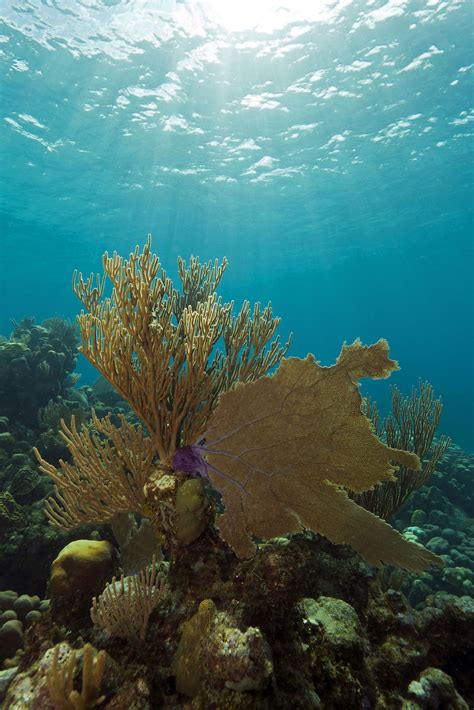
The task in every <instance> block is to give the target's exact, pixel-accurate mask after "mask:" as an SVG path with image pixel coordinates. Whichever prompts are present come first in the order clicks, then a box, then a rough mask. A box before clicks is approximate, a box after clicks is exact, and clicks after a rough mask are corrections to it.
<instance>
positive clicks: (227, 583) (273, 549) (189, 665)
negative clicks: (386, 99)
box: [0, 242, 474, 710]
mask: <svg viewBox="0 0 474 710" xmlns="http://www.w3.org/2000/svg"><path fill="white" fill-rule="evenodd" d="M178 266H179V276H180V280H181V286H182V288H181V291H178V290H177V289H175V288H174V287H173V285H172V283H171V281H170V280H169V279H168V277H167V276H166V274H165V273H164V271H163V270H162V268H161V265H160V264H159V261H158V259H157V257H155V256H153V255H152V253H151V248H150V243H149V242H148V244H147V245H146V246H145V248H144V250H143V251H142V252H141V253H140V252H139V251H138V248H137V249H136V251H135V252H134V253H133V254H132V255H131V256H130V259H129V260H122V259H121V258H120V257H118V256H117V255H116V254H114V255H113V257H108V255H105V257H104V270H105V273H106V275H107V276H108V278H109V279H110V281H111V282H112V294H111V297H110V298H104V293H105V292H104V288H105V281H104V280H103V279H102V278H100V277H99V278H98V279H96V280H95V281H94V279H93V278H92V277H91V278H90V279H89V280H88V281H84V279H83V278H82V276H79V277H77V276H76V279H75V290H76V293H77V294H78V296H79V297H80V298H81V300H82V302H83V305H84V308H85V310H84V312H83V313H82V314H81V316H80V317H79V324H80V331H81V342H82V346H81V347H82V351H83V352H84V354H85V355H86V356H87V357H88V358H89V360H90V361H91V362H93V364H95V365H96V366H97V367H98V369H99V371H100V372H101V373H102V375H103V376H104V377H105V378H106V381H108V382H110V383H112V384H113V385H114V386H115V387H116V388H117V390H118V392H119V393H120V395H121V396H123V397H125V398H126V399H128V401H129V405H130V406H127V405H126V404H123V403H122V402H120V401H119V400H118V399H117V397H116V396H115V395H114V394H113V392H111V391H110V388H109V387H108V386H106V385H104V380H103V379H102V380H100V381H99V382H98V383H97V384H96V386H95V387H93V388H91V387H83V388H80V389H74V388H73V387H72V384H73V379H71V378H70V379H69V380H67V378H66V380H64V382H63V386H62V389H60V391H59V392H58V393H57V394H56V395H55V396H54V397H53V398H51V397H50V398H49V399H48V400H47V401H46V402H43V403H42V404H41V405H40V404H39V403H37V405H36V406H37V407H38V410H37V413H38V412H41V414H40V416H39V418H38V417H37V419H36V421H35V422H33V419H32V420H31V423H30V424H29V425H27V424H26V423H24V422H17V421H13V419H10V415H9V414H5V415H4V416H0V494H1V495H2V499H1V503H2V504H3V508H2V507H1V505H0V513H1V511H3V518H1V516H0V520H1V521H3V520H4V521H5V522H4V523H3V522H2V525H3V531H4V533H5V534H4V539H3V542H2V545H1V546H0V555H1V559H2V568H4V569H6V568H7V565H8V561H9V560H10V561H11V560H13V559H14V555H15V552H16V551H18V550H24V552H23V553H22V554H24V557H23V559H22V560H21V562H20V563H17V562H15V565H16V570H17V579H16V582H17V583H16V584H15V585H14V588H20V579H21V571H22V569H23V567H22V566H24V565H25V564H28V565H31V567H36V571H35V574H36V575H37V580H38V584H40V582H41V580H42V584H43V591H44V584H45V582H46V579H47V577H48V573H47V568H48V567H49V565H50V564H51V563H52V564H51V570H50V575H49V576H50V583H49V593H50V594H51V604H49V603H48V602H47V600H43V601H42V602H41V601H40V599H39V597H33V596H29V595H26V594H21V595H18V594H16V593H15V592H12V591H6V592H2V593H0V606H1V608H2V615H1V617H0V625H1V627H0V636H1V634H2V633H3V635H4V639H5V644H4V647H5V648H7V647H8V649H9V650H8V654H6V653H4V655H3V658H4V659H5V660H4V665H3V670H1V671H0V703H3V705H2V706H4V707H8V708H10V709H11V710H20V708H21V710H28V708H32V709H34V708H38V707H41V708H45V709H46V710H48V709H49V708H51V710H53V708H55V707H64V708H73V707H83V708H87V707H98V708H108V709H109V710H116V709H117V708H130V709H131V710H152V709H153V708H157V707H168V708H171V709H176V710H177V709H178V708H194V709H195V710H208V709H209V708H230V709H232V710H233V709H234V708H235V709H236V710H237V709H240V708H242V709H253V708H255V710H257V709H260V708H268V709H270V708H275V709H276V710H279V709H281V710H284V709H286V708H288V707H291V708H295V710H311V709H313V708H314V709H315V710H316V709H323V710H326V709H327V710H333V709H337V708H341V707H347V708H361V710H362V709H367V708H374V710H391V709H393V708H401V709H402V710H422V709H425V708H426V709H428V708H432V707H452V708H455V709H456V710H464V709H465V708H467V707H469V706H472V704H473V703H474V686H473V679H472V672H471V669H472V666H473V664H474V655H473V650H472V649H473V648H474V603H473V599H472V598H471V597H470V596H467V595H466V594H464V595H463V596H454V595H451V594H448V593H447V591H448V590H449V589H450V590H451V591H456V592H457V593H462V592H463V591H468V592H470V587H469V584H466V583H469V582H470V580H471V577H470V574H469V572H470V567H469V565H470V562H471V552H472V550H471V546H472V544H471V542H470V537H469V530H471V528H472V517H473V516H472V513H470V512H469V506H470V505H471V504H472V490H470V489H469V476H470V475H472V460H471V459H469V458H468V457H466V456H465V455H464V454H462V453H461V452H459V451H457V450H456V449H454V448H453V447H451V448H450V450H449V451H448V454H447V456H446V458H445V459H444V460H443V461H441V460H440V457H439V456H438V457H436V455H435V454H436V451H438V450H439V451H441V448H443V442H441V444H439V446H438V448H436V442H435V449H434V451H435V454H434V455H433V456H432V457H431V458H430V460H429V461H428V464H427V462H426V461H420V459H419V457H418V456H417V455H416V454H417V453H419V454H421V456H422V457H423V456H425V454H426V452H427V451H428V449H429V443H430V442H431V439H430V442H428V440H427V439H425V440H424V444H427V446H426V447H425V448H423V447H421V448H420V447H419V448H418V451H417V449H416V448H415V447H414V441H412V440H411V439H413V438H414V437H413V435H412V434H411V435H409V436H408V439H406V440H403V441H402V440H400V442H395V440H394V441H392V442H391V443H390V442H389V441H388V439H387V441H381V440H380V439H379V438H377V437H376V436H375V434H374V431H373V428H372V425H371V424H370V422H369V420H368V419H367V417H366V416H365V414H364V413H363V411H362V410H361V404H362V398H361V396H360V394H359V389H358V383H359V379H360V378H362V377H386V376H388V375H389V374H390V372H391V371H393V370H394V369H396V367H397V365H396V363H395V362H394V361H393V360H390V359H389V357H388V346H387V344H386V342H385V341H379V342H378V343H376V344H375V345H372V346H369V347H365V346H362V345H361V343H360V342H358V341H356V342H355V343H353V344H352V345H350V346H344V347H343V349H342V351H341V355H340V356H339V358H338V361H337V362H336V364H335V365H333V366H332V367H322V366H320V365H319V363H317V362H316V361H315V360H314V358H312V357H311V356H309V357H308V358H306V359H305V360H300V359H298V358H286V357H285V356H286V346H281V345H280V342H279V341H278V339H277V338H276V339H275V338H274V336H275V332H276V327H277V325H278V319H275V318H273V315H272V312H271V307H270V305H269V306H268V307H267V308H266V309H263V310H261V309H260V307H259V306H258V305H257V306H255V307H254V308H253V310H251V309H250V306H249V304H244V306H243V308H242V309H241V311H240V312H239V313H238V314H237V315H233V313H232V304H223V303H222V301H221V300H220V298H218V296H217V294H216V288H217V286H218V284H219V282H220V280H221V277H222V275H223V272H224V269H225V266H226V262H225V261H224V262H223V263H222V264H221V265H219V264H218V263H217V262H215V263H214V264H213V263H211V262H209V263H208V264H204V265H201V264H200V262H199V261H198V260H197V259H196V258H192V259H191V261H190V263H189V265H186V264H185V263H184V262H183V261H182V260H180V261H179V264H178ZM23 327H24V329H25V331H26V332H27V333H30V331H31V329H32V328H33V327H34V326H33V325H32V324H31V323H25V325H24V326H23ZM55 328H56V331H55V332H61V333H62V338H63V339H64V341H65V343H66V344H68V343H69V342H70V331H69V330H68V329H67V328H66V327H63V328H62V330H61V328H60V327H59V325H58V324H56V326H55ZM33 333H34V337H35V338H39V342H42V341H41V338H42V337H44V333H42V334H41V333H40V334H38V333H37V332H36V331H33ZM40 335H41V337H40ZM20 336H21V332H20V333H19V334H18V333H17V335H16V336H15V337H17V338H18V339H20ZM21 337H23V336H21ZM32 337H33V336H31V334H30V335H27V336H25V342H26V343H27V345H28V347H30V340H31V338H32ZM71 337H72V336H71ZM32 346H33V340H31V347H32ZM31 347H30V349H31ZM56 347H57V348H58V349H59V346H56ZM7 349H8V348H7ZM270 371H273V372H272V374H269V373H270ZM17 386H18V387H20V384H19V383H18V382H17ZM425 394H426V392H425ZM430 402H431V403H432V400H430V398H429V397H428V396H427V397H426V399H425V403H426V404H427V407H428V409H426V410H425V411H426V412H427V411H428V410H429V411H431V410H430V409H429V406H428V405H429V403H430ZM430 406H431V405H430ZM92 407H94V408H95V410H96V411H95V412H93V411H92ZM0 414H3V413H0ZM137 417H138V418H139V420H140V421H138V420H137ZM427 419H428V420H429V419H430V417H429V416H428V415H427ZM58 420H62V422H61V423H60V427H61V431H62V434H61V436H59V437H58V436H57V434H56V433H54V432H53V429H52V428H53V427H54V426H56V424H57V423H58ZM428 429H429V427H428ZM420 431H421V430H420V429H418V430H417V434H420ZM433 431H434V430H433ZM2 435H4V436H3V439H2ZM428 438H429V437H428ZM438 443H439V442H438ZM387 444H388V445H387ZM33 446H36V447H37V448H38V450H40V451H41V452H42V453H41V454H39V453H38V454H37V455H38V458H39V463H40V466H41V468H38V465H37V463H36V462H35V461H34V459H33V458H32V455H31V451H32V447H33ZM413 448H415V453H413V451H412V449H413ZM59 458H61V459H62V461H61V462H60V461H59ZM397 462H398V463H399V464H401V466H402V467H405V468H404V469H403V475H404V476H405V475H409V473H408V469H410V470H414V471H415V472H416V471H418V472H419V475H420V476H421V477H423V476H424V475H425V473H426V470H427V466H428V469H429V473H430V474H431V475H430V480H429V485H425V486H424V487H421V488H420V489H419V490H418V491H416V492H415V493H413V494H412V495H411V496H410V497H409V499H408V500H407V501H406V502H405V504H404V506H403V507H401V508H400V509H399V510H397V512H396V514H395V527H396V528H397V529H398V530H399V531H401V532H403V536H402V535H401V534H400V532H397V530H395V529H394V528H392V527H391V526H390V525H388V523H386V522H384V521H383V520H381V519H380V518H378V517H376V516H375V515H374V514H373V513H371V512H369V511H367V510H364V509H363V508H362V507H360V505H358V504H357V503H356V502H355V501H354V500H351V499H350V498H349V496H348V494H347V491H351V492H352V493H354V496H357V494H358V493H361V492H364V491H367V490H368V489H370V488H372V487H373V486H374V485H376V484H377V483H379V482H382V484H381V485H391V482H392V481H393V480H394V477H395V476H396V466H395V463H397ZM44 474H47V476H45V475H44ZM415 475H418V474H415ZM50 479H51V480H50ZM51 481H52V482H51ZM53 484H54V486H55V491H54V494H53V495H51V487H52V485H53ZM45 495H48V496H49V498H48V501H47V503H46V511H47V516H48V518H49V521H50V523H52V525H50V526H49V527H48V528H45V527H44V522H45V521H42V522H40V518H39V516H40V515H41V514H42V513H41V507H42V503H43V501H42V499H43V498H44V496H45ZM470 496H471V497H470ZM450 497H451V502H450V501H449V499H450ZM430 505H431V506H432V507H433V509H431V510H430V509H429V506H430ZM25 520H27V522H28V524H27V525H26V523H25ZM105 522H108V523H110V526H111V529H110V528H109V527H108V526H107V525H105V524H104V523H105ZM92 525H93V526H94V527H92ZM112 531H113V532H112ZM0 532H2V529H1V528H0ZM74 536H75V537H76V538H77V537H79V538H81V537H82V538H83V539H79V540H77V539H76V540H73V537H74ZM114 536H115V540H114ZM20 538H21V540H22V542H21V543H19V539H20ZM113 542H114V544H112V543H113ZM418 543H424V544H426V546H427V549H425V548H423V547H421V545H420V544H418ZM65 545H67V546H66V549H65V550H62V552H60V550H61V549H62V548H63V547H64V546H65ZM29 546H31V550H27V549H26V548H28V547H29ZM116 546H117V547H118V549H116ZM58 553H59V554H58ZM28 555H29V556H28ZM55 555H56V560H54V561H53V557H54V556H55ZM438 555H439V556H440V557H441V559H442V560H443V561H444V563H445V567H444V568H443V569H437V568H430V569H428V567H429V566H430V565H431V564H432V563H433V562H435V563H439V558H438ZM35 556H36V557H35ZM4 561H7V564H6V565H4V564H3V562H4ZM34 561H35V562H36V561H37V564H34ZM387 562H392V563H394V564H396V565H399V566H400V567H402V568H405V569H407V570H416V571H418V572H419V571H420V570H422V574H421V575H419V574H418V575H417V576H414V575H411V574H410V573H409V572H405V571H403V570H394V569H393V568H391V567H385V568H383V570H379V571H376V570H374V569H373V568H372V567H371V566H370V564H374V565H375V566H380V565H382V564H383V563H387ZM369 563H370V564H369ZM15 565H13V567H15ZM423 570H424V571H423ZM10 574H11V573H10ZM456 574H457V575H458V577H459V580H458V579H457V578H456V580H455V577H456ZM31 580H32V577H31V576H30V577H28V584H30V583H31ZM0 581H1V578H0ZM417 585H418V586H417ZM420 585H425V587H426V589H427V590H428V591H427V592H426V593H424V592H423V593H421V592H420ZM3 586H4V587H6V586H12V585H11V584H4V585H3ZM423 589H424V588H423ZM23 590H25V587H23ZM417 590H418V591H417ZM25 591H29V589H26V590H25ZM43 591H42V592H41V593H43ZM404 591H406V592H407V594H408V597H409V598H407V596H405V594H404ZM411 602H412V603H411ZM413 604H416V608H415V607H414V606H413ZM12 654H13V658H12Z"/></svg>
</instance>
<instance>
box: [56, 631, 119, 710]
mask: <svg viewBox="0 0 474 710" xmlns="http://www.w3.org/2000/svg"><path fill="white" fill-rule="evenodd" d="M63 646H64V644H57V645H56V646H55V647H54V649H53V657H52V662H51V667H50V668H49V669H48V672H47V674H46V681H47V686H48V691H49V695H50V698H51V701H52V703H53V705H54V707H55V708H57V710H87V709H88V708H95V707H96V706H97V705H100V704H101V703H102V702H103V701H104V698H105V695H101V693H100V687H101V684H102V678H103V675H104V670H105V662H106V660H107V654H106V652H105V651H99V653H94V652H95V649H94V648H93V646H91V645H90V643H86V645H85V646H84V648H83V649H82V688H81V691H80V692H79V691H78V690H74V686H73V682H74V674H75V669H76V651H72V650H71V651H69V652H68V653H67V656H66V658H65V659H62V662H61V660H60V655H59V654H60V652H61V651H62V650H63V648H62V647H63Z"/></svg>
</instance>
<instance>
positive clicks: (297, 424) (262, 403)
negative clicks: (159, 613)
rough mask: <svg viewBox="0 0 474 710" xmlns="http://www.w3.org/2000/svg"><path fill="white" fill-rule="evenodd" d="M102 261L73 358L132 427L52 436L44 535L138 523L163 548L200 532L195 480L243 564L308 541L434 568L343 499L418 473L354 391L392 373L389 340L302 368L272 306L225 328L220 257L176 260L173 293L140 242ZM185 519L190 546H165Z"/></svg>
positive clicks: (202, 519)
mask: <svg viewBox="0 0 474 710" xmlns="http://www.w3.org/2000/svg"><path fill="white" fill-rule="evenodd" d="M103 263H104V276H103V277H99V276H98V277H97V278H96V280H94V278H93V277H92V276H91V277H90V278H89V279H88V280H87V281H85V280H84V279H83V277H82V276H81V275H79V277H77V276H76V277H75V279H74V288H75V291H76V293H77V295H78V296H79V298H80V299H81V301H82V303H83V305H84V308H85V310H84V311H83V312H82V313H81V314H80V316H79V317H78V321H79V327H80V331H81V342H82V345H81V351H82V352H83V354H84V355H85V356H86V357H87V358H88V360H89V361H90V362H91V363H92V364H93V365H94V366H95V367H97V369H98V370H99V371H100V372H101V373H102V375H103V376H104V377H106V378H107V380H108V381H109V382H110V383H111V384H112V385H113V386H114V387H115V388H116V389H117V390H118V392H119V393H120V394H121V395H122V397H124V398H125V399H126V400H127V401H128V402H129V403H130V405H131V407H132V408H133V410H134V411H135V413H136V414H137V415H138V417H139V418H140V419H141V421H142V423H143V426H144V428H142V427H140V426H136V425H135V424H133V423H130V422H129V421H128V420H127V419H126V418H125V417H122V419H121V420H120V422H119V423H118V424H116V423H114V422H113V421H112V420H111V419H110V418H105V419H99V418H97V417H94V419H93V422H92V424H93V430H91V428H90V426H89V425H86V424H83V425H82V426H81V428H80V429H77V428H76V425H75V422H74V419H72V421H71V425H70V427H68V426H67V425H66V424H65V423H63V424H62V429H63V438H64V440H65V442H66V444H67V446H68V448H69V450H70V452H71V454H72V463H66V462H61V463H60V466H59V468H56V467H55V466H53V465H51V464H49V463H48V462H47V461H45V460H44V459H43V458H42V457H41V455H40V454H39V453H37V456H38V458H39V461H40V464H41V467H42V470H43V471H44V472H46V473H47V474H49V475H50V476H51V478H52V479H53V481H54V483H55V486H56V494H55V497H54V498H52V499H51V500H50V501H49V502H48V505H47V513H48V516H49V518H50V520H51V522H52V523H54V524H56V525H59V526H60V527H63V528H66V529H69V528H72V527H74V526H75V525H78V524H79V523H83V522H98V521H105V520H109V519H111V518H112V517H113V516H114V515H115V514H116V513H123V512H138V513H141V514H142V515H147V516H148V517H151V518H152V520H153V522H154V524H155V525H156V527H157V529H158V530H159V532H160V535H161V538H162V542H163V544H164V545H165V546H167V547H169V548H170V549H171V550H173V549H174V547H175V546H176V545H179V544H183V539H185V543H186V544H190V543H191V542H193V540H194V539H195V538H196V537H198V536H199V535H200V534H202V532H203V530H204V527H205V526H206V525H212V505H211V504H209V505H208V504H207V503H208V501H207V497H206V495H205V493H204V487H202V488H201V487H199V486H198V487H199V490H198V491H194V489H193V491H192V495H188V494H187V495H183V490H182V489H183V486H185V485H186V483H187V480H188V479H189V478H190V477H191V476H193V475H194V476H200V477H201V479H200V480H201V482H202V479H207V480H208V481H209V482H210V484H211V486H212V487H213V488H214V489H215V490H216V491H218V492H219V493H220V494H221V496H222V502H223V504H224V512H223V513H222V514H221V515H220V516H219V517H218V518H217V527H218V529H219V530H220V533H221V536H222V537H223V539H224V540H225V541H226V542H227V543H228V544H229V545H230V546H231V547H232V548H233V550H234V551H235V553H236V554H237V555H238V556H240V557H246V556H251V555H252V554H253V553H254V551H255V542H256V540H259V539H260V540H261V539H268V538H271V537H275V536H278V535H285V534H288V533H295V532H300V531H302V530H303V529H310V530H312V531H314V532H317V533H321V534H323V535H324V536H326V537H327V538H328V539H329V540H331V541H332V542H334V543H337V544H341V543H347V544H349V545H351V546H352V547H353V548H354V549H355V550H357V552H359V553H360V554H361V555H362V556H363V557H364V558H365V559H366V560H367V561H368V562H370V563H372V564H374V565H380V564H383V563H390V564H394V565H398V566H401V567H405V568H407V569H410V570H422V569H426V568H427V567H429V566H430V565H431V564H433V563H438V562H439V558H438V557H436V555H434V554H433V553H432V552H429V551H427V550H425V549H424V548H422V547H421V546H419V545H416V544H414V543H411V542H408V541H406V540H405V539H404V538H403V537H402V536H401V535H400V534H399V533H398V532H396V531H395V530H394V529H393V528H391V527H390V526H389V525H388V524H387V523H386V522H384V521H383V520H381V519H380V518H378V517H377V516H376V515H374V514H372V513H370V512H368V511H366V510H364V509H363V508H361V507H360V506H358V505H357V504H356V503H355V502H354V501H353V500H350V499H349V498H348V495H347V492H346V491H347V490H349V491H352V492H355V493H360V492H363V491H366V490H368V489H371V488H373V486H375V485H376V484H377V483H379V482H380V481H390V480H393V478H394V473H395V471H396V463H399V464H401V465H402V466H404V467H406V468H409V469H414V470H416V469H419V467H420V461H419V459H418V457H417V456H416V454H414V453H410V452H408V451H405V450H400V449H395V448H390V447H389V446H387V445H386V444H384V443H383V442H382V441H380V440H379V439H378V438H377V436H376V435H375V433H374V430H373V427H372V425H371V423H370V422H369V420H368V419H367V417H366V416H365V414H364V413H363V411H362V408H361V404H362V399H361V396H360V394H359V390H358V381H359V379H361V378H364V377H370V378H385V377H388V376H389V374H390V373H391V372H392V371H393V370H395V369H397V367H398V365H397V363H396V362H395V361H393V360H391V359H390V358H389V356H388V344H387V343H386V341H384V340H380V341H379V342H378V343H375V344H374V345H371V346H363V345H362V344H361V343H360V342H359V341H356V342H354V343H353V344H352V345H350V346H346V345H344V346H343V348H342V351H341V354H340V356H339V358H338V360H337V362H336V364H335V365H334V366H332V367H322V366H321V365H320V364H318V363H317V362H316V361H315V359H314V357H313V356H312V355H308V357H306V358H305V359H299V358H293V357H292V358H285V356H286V354H287V351H288V347H289V343H287V344H286V345H284V346H283V345H281V343H280V340H279V338H278V337H276V338H275V337H274V336H275V332H276V329H277V326H278V323H279V319H277V318H274V317H273V315H272V309H271V304H269V305H268V306H267V307H266V308H263V309H261V308H260V306H259V304H256V305H255V306H254V307H253V309H251V308H250V306H249V304H248V303H247V302H245V303H244V305H243V306H242V308H241V310H240V312H239V313H238V314H237V315H234V314H233V303H223V302H222V300H221V298H220V297H219V296H218V295H217V293H216V290H217V287H218V285H219V282H220V280H221V278H222V275H223V272H224V270H225V268H226V265H227V262H226V261H225V260H224V261H223V262H222V263H221V264H220V265H219V264H218V262H214V263H212V262H208V263H207V264H200V262H199V260H198V259H196V258H194V257H193V258H192V259H191V262H190V265H189V266H188V267H187V266H186V265H185V263H184V262H183V261H182V260H181V259H180V260H179V262H178V266H179V276H180V280H181V291H178V290H177V289H175V287H174V286H173V283H172V282H171V280H170V279H169V278H168V277H167V276H166V273H165V272H164V270H163V269H162V267H161V264H160V262H159V259H158V257H157V256H155V255H153V254H152V252H151V244H150V239H149V240H148V242H147V244H146V245H145V247H144V249H143V251H142V252H139V249H138V247H137V248H136V249H135V251H134V252H133V254H131V255H130V257H129V259H128V260H124V259H122V258H121V257H119V256H117V254H115V253H114V255H113V256H112V257H109V256H108V255H107V254H105V255H104V261H103ZM106 277H107V278H108V279H109V280H110V282H111V285H112V290H111V293H110V295H108V296H106V295H105V294H106ZM272 370H273V373H272V374H269V373H270V372H271V371H272ZM183 499H184V500H185V504H184V508H185V510H184V512H183V513H181V512H180V510H182V508H183V505H182V503H180V504H179V505H177V501H182V500H183ZM193 506H194V507H193ZM181 514H183V515H184V514H185V515H186V516H188V517H187V518H186V529H188V527H189V529H191V530H193V531H195V532H194V533H193V534H191V535H186V536H184V537H183V536H179V535H177V531H178V529H179V530H181V529H182V527H183V522H182V521H183V519H182V518H180V515H181ZM189 516H191V518H190V519H189ZM193 516H195V518H196V519H195V520H193ZM191 523H192V524H191Z"/></svg>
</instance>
